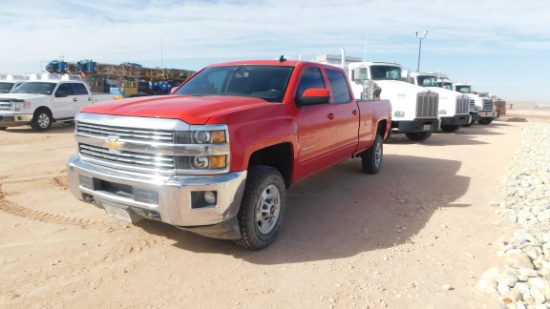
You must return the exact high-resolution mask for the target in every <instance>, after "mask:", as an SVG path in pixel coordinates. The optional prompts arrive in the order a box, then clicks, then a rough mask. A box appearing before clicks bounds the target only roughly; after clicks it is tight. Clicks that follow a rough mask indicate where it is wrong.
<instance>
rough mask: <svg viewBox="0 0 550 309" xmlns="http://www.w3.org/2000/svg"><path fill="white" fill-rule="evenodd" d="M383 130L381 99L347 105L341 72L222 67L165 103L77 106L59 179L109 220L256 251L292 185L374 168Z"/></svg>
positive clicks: (286, 63)
mask: <svg viewBox="0 0 550 309" xmlns="http://www.w3.org/2000/svg"><path fill="white" fill-rule="evenodd" d="M390 128H391V104H390V102H389V101H387V100H360V101H357V100H355V99H354V97H353V92H352V89H351V87H350V85H349V83H348V81H347V77H346V72H345V71H343V70H342V69H341V68H336V67H334V66H330V65H325V64H321V63H314V62H306V61H294V60H292V61H291V60H286V59H284V57H281V58H280V59H279V60H253V61H238V62H229V63H221V64H215V65H211V66H208V67H206V68H204V69H202V70H200V71H199V72H197V73H195V74H194V75H193V76H191V77H190V78H189V79H187V80H186V81H185V82H184V83H183V84H182V85H180V86H179V87H177V88H174V89H173V90H172V94H170V95H168V96H151V97H136V98H126V99H121V100H118V101H116V102H108V103H102V104H96V105H91V106H87V107H85V108H84V109H82V111H81V112H80V113H79V114H78V115H77V116H76V128H75V134H76V141H77V143H78V151H77V153H76V154H75V155H74V156H72V157H71V158H70V159H69V161H68V163H67V164H68V168H67V172H68V179H69V184H70V190H71V192H72V194H73V195H74V196H75V197H76V198H78V199H80V200H82V201H85V202H89V203H94V204H96V205H98V206H99V207H101V208H104V209H105V210H106V212H107V214H109V215H110V216H113V217H115V218H118V219H122V220H126V221H131V222H135V221H137V220H140V219H143V218H146V219H151V220H159V221H162V222H165V223H168V224H171V225H174V226H177V227H179V228H181V229H184V230H188V231H192V232H195V233H198V234H201V235H204V236H208V237H213V238H220V239H232V240H234V241H235V243H236V244H237V245H239V246H242V247H245V248H248V249H252V250H259V249H262V248H264V247H266V246H268V245H269V244H271V243H272V242H273V241H274V240H275V238H276V237H277V235H278V232H279V230H280V228H281V224H282V221H283V218H284V216H285V206H286V195H287V189H288V188H289V187H290V185H291V184H292V183H294V182H298V181H301V180H304V179H306V178H308V177H310V176H313V175H315V174H317V173H319V172H321V171H323V170H326V169H328V168H330V167H332V166H334V165H337V164H338V163H340V162H343V161H345V160H348V159H349V158H352V157H360V158H361V162H362V169H363V171H364V172H366V173H370V174H376V173H378V171H379V170H380V168H381V164H382V156H383V140H384V139H385V138H386V137H387V136H388V134H389V132H390Z"/></svg>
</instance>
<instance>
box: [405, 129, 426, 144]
mask: <svg viewBox="0 0 550 309" xmlns="http://www.w3.org/2000/svg"><path fill="white" fill-rule="evenodd" d="M405 135H406V136H407V137H408V138H409V139H410V140H411V141H415V142H422V141H425V140H427V139H428V138H430V136H432V131H428V132H414V133H405Z"/></svg>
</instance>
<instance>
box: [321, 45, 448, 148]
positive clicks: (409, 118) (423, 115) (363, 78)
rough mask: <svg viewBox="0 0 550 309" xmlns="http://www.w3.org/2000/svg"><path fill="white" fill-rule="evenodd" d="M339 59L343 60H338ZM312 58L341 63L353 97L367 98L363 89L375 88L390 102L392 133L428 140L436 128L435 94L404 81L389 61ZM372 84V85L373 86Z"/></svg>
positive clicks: (330, 56)
mask: <svg viewBox="0 0 550 309" xmlns="http://www.w3.org/2000/svg"><path fill="white" fill-rule="evenodd" d="M342 59H345V60H344V61H342ZM315 61H318V62H323V63H328V64H333V65H339V64H340V63H341V65H342V66H344V67H345V69H346V70H347V72H348V78H349V79H350V81H351V85H352V88H353V92H354V96H355V98H356V99H367V98H368V96H369V95H372V93H371V94H368V93H367V92H366V91H365V90H368V89H374V88H373V87H379V88H381V89H382V92H381V94H380V99H387V100H390V102H391V104H392V109H393V114H392V132H393V133H405V135H406V136H407V137H408V138H409V139H410V140H413V141H424V140H426V139H428V138H429V137H430V136H431V135H432V133H433V132H435V131H437V130H438V127H439V118H438V114H439V94H438V93H437V92H435V91H432V90H430V89H427V88H423V87H419V86H416V85H412V84H409V83H407V82H404V81H403V80H402V79H401V66H400V65H399V64H397V63H393V62H365V61H361V58H359V57H346V56H345V55H344V53H342V56H340V55H329V54H326V55H319V56H317V58H316V59H315ZM373 85H375V86H373Z"/></svg>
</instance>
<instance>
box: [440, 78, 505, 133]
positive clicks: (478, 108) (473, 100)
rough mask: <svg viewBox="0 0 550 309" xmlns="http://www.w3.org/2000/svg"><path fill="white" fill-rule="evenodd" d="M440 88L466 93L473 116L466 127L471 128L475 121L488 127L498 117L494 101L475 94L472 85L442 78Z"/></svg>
mask: <svg viewBox="0 0 550 309" xmlns="http://www.w3.org/2000/svg"><path fill="white" fill-rule="evenodd" d="M438 86H439V87H441V88H444V89H450V90H453V91H457V92H462V93H465V94H467V95H468V96H469V97H470V115H471V116H472V121H470V123H469V124H466V125H464V126H465V127H467V126H470V125H471V124H472V123H474V122H475V121H477V122H478V123H479V124H484V125H488V124H490V123H491V122H492V121H493V119H495V118H497V117H498V113H497V110H496V108H495V106H494V101H493V99H491V98H490V97H488V96H484V95H480V94H477V93H475V92H474V91H473V90H472V85H470V84H468V83H454V82H453V81H451V80H450V79H448V78H447V77H446V76H441V77H440V78H439V80H438Z"/></svg>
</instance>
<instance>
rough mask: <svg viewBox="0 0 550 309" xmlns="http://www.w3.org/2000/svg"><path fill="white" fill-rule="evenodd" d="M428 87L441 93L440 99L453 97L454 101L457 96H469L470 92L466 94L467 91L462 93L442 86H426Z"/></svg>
mask: <svg viewBox="0 0 550 309" xmlns="http://www.w3.org/2000/svg"><path fill="white" fill-rule="evenodd" d="M426 88H428V89H430V90H431V91H433V92H437V93H438V94H439V99H440V100H445V99H451V100H453V101H454V100H456V99H457V98H463V97H468V96H469V94H465V93H462V92H458V91H454V90H449V89H445V88H441V87H426Z"/></svg>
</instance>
